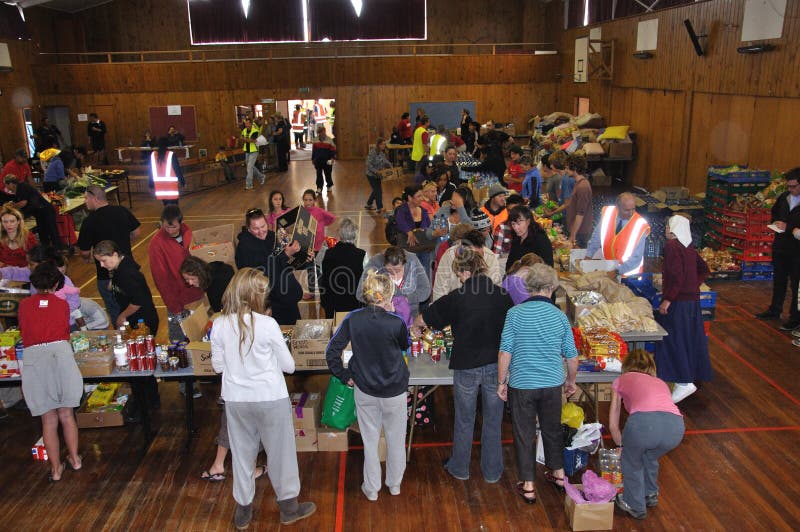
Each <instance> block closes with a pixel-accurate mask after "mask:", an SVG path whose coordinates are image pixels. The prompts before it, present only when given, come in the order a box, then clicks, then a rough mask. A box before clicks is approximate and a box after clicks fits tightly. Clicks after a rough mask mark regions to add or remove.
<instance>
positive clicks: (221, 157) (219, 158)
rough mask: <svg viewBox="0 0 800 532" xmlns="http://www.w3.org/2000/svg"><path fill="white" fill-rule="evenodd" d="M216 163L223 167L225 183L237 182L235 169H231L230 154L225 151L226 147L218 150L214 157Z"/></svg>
mask: <svg viewBox="0 0 800 532" xmlns="http://www.w3.org/2000/svg"><path fill="white" fill-rule="evenodd" d="M214 161H215V162H217V163H219V165H220V166H221V167H222V172H223V173H224V174H225V181H236V176H235V175H234V174H233V168H231V165H230V162H229V161H228V154H227V152H226V151H225V146H220V147H219V148H217V155H216V156H214Z"/></svg>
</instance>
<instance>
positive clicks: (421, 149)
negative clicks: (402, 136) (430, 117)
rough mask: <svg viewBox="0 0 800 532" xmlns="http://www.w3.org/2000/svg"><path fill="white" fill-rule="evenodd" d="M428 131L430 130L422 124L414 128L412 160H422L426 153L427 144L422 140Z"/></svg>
mask: <svg viewBox="0 0 800 532" xmlns="http://www.w3.org/2000/svg"><path fill="white" fill-rule="evenodd" d="M427 131H428V130H427V129H425V128H424V127H422V126H419V127H418V128H417V129H415V130H414V144H413V145H412V147H411V160H412V161H414V162H418V161H421V160H422V157H423V156H424V155H425V144H423V142H422V135H424V134H425V133H426V132H427Z"/></svg>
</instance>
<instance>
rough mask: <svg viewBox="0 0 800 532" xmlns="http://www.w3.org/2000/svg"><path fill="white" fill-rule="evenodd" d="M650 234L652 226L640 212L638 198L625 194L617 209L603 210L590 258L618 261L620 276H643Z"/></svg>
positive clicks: (593, 234)
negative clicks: (637, 208)
mask: <svg viewBox="0 0 800 532" xmlns="http://www.w3.org/2000/svg"><path fill="white" fill-rule="evenodd" d="M649 234H650V224H648V223H647V220H645V219H644V218H642V217H641V216H640V215H639V213H637V212H636V198H635V197H634V195H633V194H631V193H630V192H623V193H622V194H620V195H619V196H617V201H616V203H615V204H614V205H606V206H605V207H603V212H602V214H601V215H600V223H599V224H597V226H596V227H595V228H594V232H593V233H592V238H591V239H590V240H589V245H588V246H587V247H586V256H587V257H591V258H598V259H600V258H602V259H606V260H614V261H617V268H616V269H617V272H618V273H619V274H620V275H623V276H624V275H635V274H639V273H642V271H643V266H644V246H645V241H646V240H647V235H649Z"/></svg>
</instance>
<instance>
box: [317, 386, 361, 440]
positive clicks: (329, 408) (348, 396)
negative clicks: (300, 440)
mask: <svg viewBox="0 0 800 532" xmlns="http://www.w3.org/2000/svg"><path fill="white" fill-rule="evenodd" d="M355 420H356V399H355V391H354V390H353V388H351V387H350V386H347V385H346V384H344V383H343V382H342V381H340V380H339V379H337V378H336V377H335V376H331V378H330V380H329V381H328V391H327V393H326V394H325V403H324V404H323V405H322V419H321V422H322V424H323V425H327V426H329V427H333V428H335V429H339V430H344V429H346V428H347V427H349V426H350V425H352V424H353V422H354V421H355Z"/></svg>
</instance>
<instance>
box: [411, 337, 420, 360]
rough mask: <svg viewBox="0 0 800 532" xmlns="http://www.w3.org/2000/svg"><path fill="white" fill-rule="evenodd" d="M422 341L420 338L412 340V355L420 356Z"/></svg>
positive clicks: (414, 356)
mask: <svg viewBox="0 0 800 532" xmlns="http://www.w3.org/2000/svg"><path fill="white" fill-rule="evenodd" d="M420 344H421V342H420V341H419V340H414V341H412V342H411V356H412V357H413V358H416V357H418V356H419V352H420V347H421V345H420Z"/></svg>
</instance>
